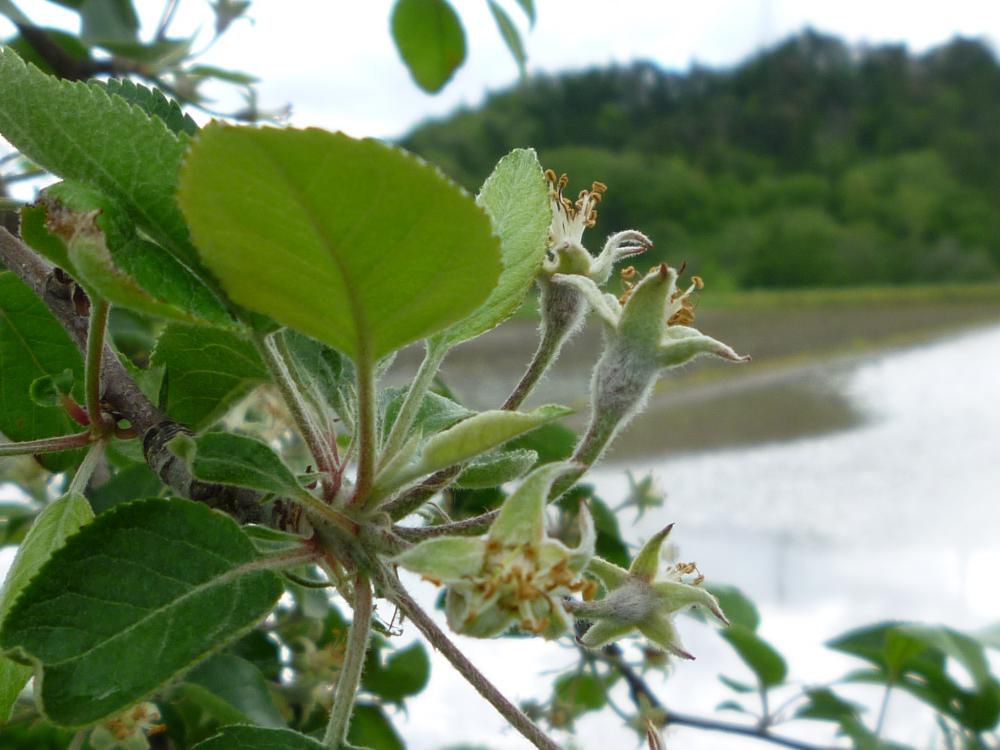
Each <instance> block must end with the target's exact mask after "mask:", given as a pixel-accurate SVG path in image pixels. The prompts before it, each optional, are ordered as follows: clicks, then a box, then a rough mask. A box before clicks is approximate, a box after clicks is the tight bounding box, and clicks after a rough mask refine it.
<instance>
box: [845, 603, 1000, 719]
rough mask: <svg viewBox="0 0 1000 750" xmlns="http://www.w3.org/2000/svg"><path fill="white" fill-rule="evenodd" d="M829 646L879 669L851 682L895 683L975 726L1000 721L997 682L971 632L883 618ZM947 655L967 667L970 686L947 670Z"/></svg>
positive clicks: (860, 675) (855, 675)
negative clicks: (965, 685)
mask: <svg viewBox="0 0 1000 750" xmlns="http://www.w3.org/2000/svg"><path fill="white" fill-rule="evenodd" d="M828 645H829V646H830V648H833V649H834V650H836V651H841V652H844V653H848V654H852V655H854V656H857V657H859V658H862V659H865V660H866V661H868V662H870V663H871V664H873V665H875V667H876V668H877V669H876V671H874V672H871V671H866V672H864V673H861V674H854V675H851V677H850V680H851V681H855V682H877V683H880V684H886V685H898V686H899V687H901V688H902V689H904V690H906V691H907V692H909V693H910V694H911V695H913V696H915V697H916V698H918V699H919V700H921V701H923V702H925V703H927V704H928V705H930V706H932V707H934V708H935V709H936V710H937V711H938V712H940V713H942V714H945V715H947V716H950V717H951V718H953V719H954V720H955V721H957V722H958V723H960V724H961V725H962V726H963V727H966V728H967V729H971V730H973V731H983V730H986V729H991V728H993V727H994V726H995V725H996V723H997V721H998V720H1000V682H998V681H997V679H996V678H995V677H994V676H993V675H992V674H991V673H990V670H989V664H988V662H987V660H986V655H985V653H984V652H983V647H982V645H981V644H980V643H979V642H978V641H977V640H976V639H974V638H973V637H971V636H968V635H965V634H964V633H960V632H958V631H956V630H952V629H950V628H945V627H941V626H923V625H919V626H918V625H912V624H908V623H895V622H883V623H877V624H875V625H872V626H869V627H865V628H860V629H857V630H853V631H851V632H849V633H846V634H844V635H842V636H839V637H838V638H836V639H834V640H833V641H832V642H830V643H829V644H828ZM949 660H954V662H956V663H957V664H959V665H961V666H962V667H963V668H964V669H965V671H966V672H968V674H969V676H970V677H971V678H972V683H973V689H967V688H964V687H962V686H961V685H960V684H959V683H958V682H957V681H956V680H955V679H954V678H953V677H952V675H951V674H949V672H950V670H949V668H948V666H949V665H948V662H949Z"/></svg>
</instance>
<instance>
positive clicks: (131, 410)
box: [0, 227, 298, 529]
mask: <svg viewBox="0 0 1000 750" xmlns="http://www.w3.org/2000/svg"><path fill="white" fill-rule="evenodd" d="M0 261H2V262H3V264H4V265H5V266H6V267H7V268H8V269H9V270H10V271H12V272H13V273H14V274H15V275H16V276H17V277H18V278H19V279H21V281H23V282H24V283H25V284H26V285H27V286H28V287H29V288H30V289H31V290H32V291H33V292H34V293H35V294H36V295H38V297H39V298H40V299H41V300H42V302H43V303H45V306H46V307H48V309H49V311H50V312H51V313H52V315H53V316H54V317H55V319H56V320H58V321H59V323H60V324H61V325H62V327H63V328H64V329H65V330H66V333H68V334H69V336H70V338H71V339H72V340H73V341H74V343H75V344H76V345H77V347H78V348H79V349H80V351H81V352H85V351H86V350H87V328H88V319H89V307H90V305H89V301H88V300H87V298H86V295H84V293H83V290H82V289H81V288H80V287H78V286H77V285H76V283H75V282H74V281H73V280H72V279H71V278H70V277H69V276H67V275H66V274H65V273H64V272H63V271H62V270H61V269H58V268H54V267H53V266H51V265H49V263H47V262H46V261H45V260H43V259H42V258H40V257H39V256H38V255H36V254H35V253H34V252H33V251H32V250H31V249H30V248H29V247H28V246H27V245H25V244H24V243H23V242H22V241H21V240H20V239H19V238H18V237H15V236H14V235H12V234H11V233H10V232H8V231H7V230H6V229H3V228H2V227H0ZM101 373H102V382H103V387H104V392H103V395H102V399H103V400H104V402H105V403H107V404H109V405H110V407H111V410H112V412H113V414H114V416H115V417H116V418H118V419H127V420H128V421H129V423H130V424H131V425H132V428H133V429H134V430H135V431H136V432H137V433H138V434H139V435H140V436H142V442H143V453H144V455H145V457H146V462H147V463H148V464H149V466H150V468H152V469H153V471H155V472H156V474H157V476H159V477H160V479H162V480H163V481H164V483H165V484H167V485H168V486H170V487H171V488H172V489H173V490H174V491H175V492H177V493H179V494H181V495H183V496H185V497H189V498H191V499H192V500H197V501H198V502H203V503H205V504H207V505H209V506H211V507H213V508H218V509H219V510H221V511H224V512H226V513H228V514H229V515H231V516H232V517H233V518H235V519H236V520H237V521H239V522H240V523H270V524H271V525H273V526H275V527H276V528H282V529H289V528H295V527H296V526H297V523H298V516H297V514H296V513H295V512H294V510H290V509H289V507H288V505H287V504H286V503H284V502H282V501H280V500H278V501H275V502H274V503H273V504H271V505H270V506H267V507H265V506H262V505H261V504H260V497H261V496H260V494H259V493H257V492H254V491H252V490H246V489H243V488H240V487H230V486H227V485H221V484H212V483H209V482H202V481H199V480H197V479H195V478H194V477H192V476H191V473H190V472H189V471H188V469H187V466H186V465H185V464H184V462H183V461H182V460H181V459H180V458H178V457H177V456H175V455H174V454H173V453H171V452H170V450H169V449H168V448H167V443H168V442H169V441H170V439H171V438H172V437H174V436H175V435H177V434H178V433H180V432H190V430H188V428H186V427H184V426H183V425H181V424H180V423H178V422H175V421H174V420H172V419H170V418H169V417H167V416H166V415H165V414H164V413H163V412H161V411H160V410H159V409H158V408H157V407H156V405H154V404H153V402H152V401H150V400H149V399H148V398H146V394H144V393H143V392H142V391H141V390H140V389H139V386H138V385H137V384H136V382H135V380H134V379H133V378H132V376H131V375H130V374H129V373H128V371H127V370H126V369H125V367H124V366H123V365H122V363H121V361H120V360H119V359H118V356H117V355H116V354H115V353H114V351H113V350H112V349H111V347H110V346H108V345H105V346H104V350H103V352H102V356H101Z"/></svg>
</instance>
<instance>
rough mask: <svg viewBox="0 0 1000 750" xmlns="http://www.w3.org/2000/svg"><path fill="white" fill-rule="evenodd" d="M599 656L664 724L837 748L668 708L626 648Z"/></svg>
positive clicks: (803, 747) (797, 746) (799, 749)
mask: <svg viewBox="0 0 1000 750" xmlns="http://www.w3.org/2000/svg"><path fill="white" fill-rule="evenodd" d="M595 656H596V657H597V658H598V659H600V660H601V661H603V662H604V663H605V664H608V665H609V666H611V667H612V668H614V669H616V670H618V672H619V674H621V676H622V678H623V679H624V680H625V682H626V684H627V685H628V686H629V690H630V691H631V694H632V702H633V703H635V705H636V706H637V707H639V706H641V702H640V701H641V699H645V701H646V703H647V704H648V705H649V707H651V708H653V709H655V710H657V711H659V712H660V713H661V714H662V715H663V720H662V722H661V726H670V725H671V724H675V725H677V726H685V727H692V728H695V729H705V730H708V731H713V732H725V733H727V734H738V735H742V736H744V737H753V738H755V739H758V740H762V741H764V742H770V743H772V744H774V745H781V746H782V747H790V748H793V750H836V748H832V747H828V746H826V745H814V744H812V743H811V742H804V741H802V740H796V739H793V738H791V737H783V736H781V735H776V734H772V733H771V732H769V731H768V730H767V728H766V727H761V726H746V725H745V724H734V723H732V722H728V721H717V720H715V719H705V718H702V717H700V716H690V715H688V714H682V713H678V712H676V711H672V710H670V709H668V708H666V707H665V706H664V705H663V703H662V702H661V701H660V699H659V698H657V697H656V694H655V693H654V692H653V690H652V688H650V687H649V685H648V684H647V683H646V681H645V680H644V679H643V678H642V677H641V676H640V675H638V674H637V673H636V671H635V670H634V669H632V667H631V666H629V664H628V663H627V662H626V661H625V660H624V659H623V658H622V650H621V648H619V647H618V646H617V645H615V644H612V645H610V646H606V647H604V648H603V649H601V650H600V651H599V652H598V653H596V654H595Z"/></svg>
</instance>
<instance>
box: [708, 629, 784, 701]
mask: <svg viewBox="0 0 1000 750" xmlns="http://www.w3.org/2000/svg"><path fill="white" fill-rule="evenodd" d="M719 635H721V636H722V637H723V638H724V639H725V640H726V641H728V642H729V645H730V646H732V647H733V648H734V649H736V653H737V654H739V655H740V658H741V659H743V662H744V663H745V664H746V665H747V666H748V667H750V669H751V670H752V671H753V673H754V674H755V675H757V679H758V681H759V682H760V684H761V687H763V688H764V689H767V688H772V687H775V686H776V685H780V684H781V683H782V682H784V681H785V676H786V675H787V674H788V667H787V666H786V665H785V660H784V658H782V656H781V654H779V653H778V652H777V651H776V650H775V648H774V647H773V646H772V645H771V644H769V643H768V642H767V641H765V640H764V639H763V638H761V637H760V636H758V635H757V634H756V633H754V632H753V631H752V630H750V628H748V627H746V626H745V625H738V624H736V623H733V624H732V625H730V626H729V627H728V628H723V629H722V630H720V631H719Z"/></svg>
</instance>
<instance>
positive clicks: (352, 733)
mask: <svg viewBox="0 0 1000 750" xmlns="http://www.w3.org/2000/svg"><path fill="white" fill-rule="evenodd" d="M347 741H348V742H349V743H350V744H351V745H352V746H356V747H370V748H376V749H377V750H406V745H405V744H404V743H403V740H402V738H400V736H399V734H398V733H397V732H396V730H395V728H394V727H393V726H392V722H391V721H389V717H388V716H386V715H385V712H384V711H383V710H382V709H381V708H380V707H379V706H373V705H372V704H370V703H359V704H357V705H356V706H355V707H354V713H353V714H352V715H351V727H350V729H349V730H348V732H347Z"/></svg>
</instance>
